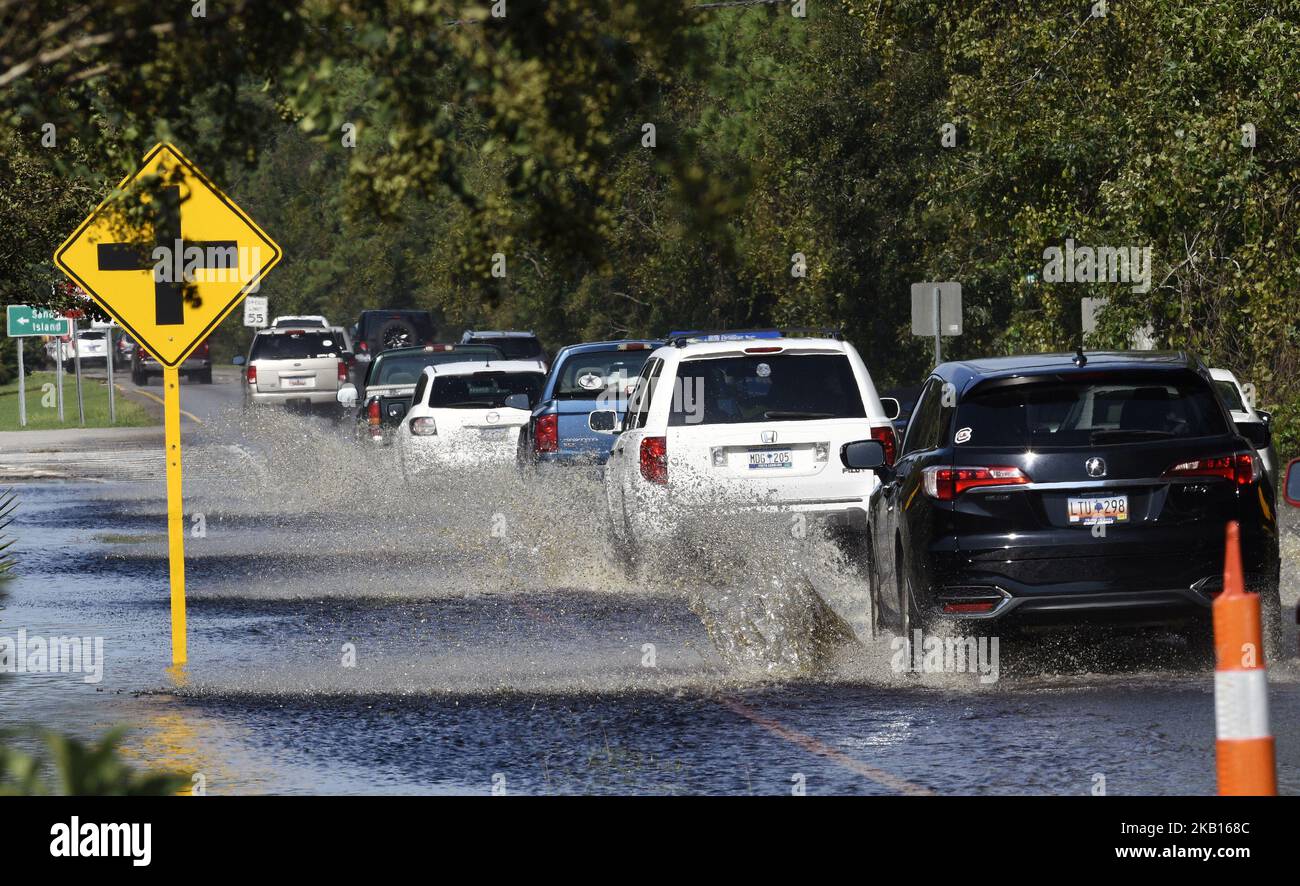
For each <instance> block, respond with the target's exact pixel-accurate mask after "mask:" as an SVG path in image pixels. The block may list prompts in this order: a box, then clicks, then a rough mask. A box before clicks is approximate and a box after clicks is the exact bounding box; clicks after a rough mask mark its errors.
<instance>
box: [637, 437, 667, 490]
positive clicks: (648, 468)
mask: <svg viewBox="0 0 1300 886" xmlns="http://www.w3.org/2000/svg"><path fill="white" fill-rule="evenodd" d="M641 476H642V477H645V478H646V479H647V480H649V481H650V482H651V483H667V482H668V438H667V437H646V438H644V439H643V440H642V441H641Z"/></svg>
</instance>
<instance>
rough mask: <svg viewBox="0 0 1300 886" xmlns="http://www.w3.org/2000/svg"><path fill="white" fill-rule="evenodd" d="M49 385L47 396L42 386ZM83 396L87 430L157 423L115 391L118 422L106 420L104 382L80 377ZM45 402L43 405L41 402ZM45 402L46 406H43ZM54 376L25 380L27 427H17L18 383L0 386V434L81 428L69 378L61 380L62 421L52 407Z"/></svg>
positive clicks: (41, 374) (73, 384)
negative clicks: (5, 432) (1, 432)
mask: <svg viewBox="0 0 1300 886" xmlns="http://www.w3.org/2000/svg"><path fill="white" fill-rule="evenodd" d="M47 384H48V385H50V389H49V391H50V392H49V394H48V395H47V394H46V393H45V391H44V390H43V389H44V386H45V385H47ZM81 389H82V396H83V399H84V400H85V404H86V427H88V428H107V427H122V428H140V427H148V426H149V425H155V424H158V421H157V420H156V419H155V418H154V417H153V415H152V414H150V412H149V411H148V410H147V409H145V408H144V407H143V406H141V405H140V404H138V403H136V402H134V401H132V400H129V399H127V398H126V397H124V396H122V392H121V391H118V392H117V422H116V423H113V424H110V423H109V420H108V385H107V383H106V382H104V380H103V379H92V378H86V377H85V376H83V377H82V380H81ZM42 401H45V402H42ZM46 403H48V404H49V405H46ZM54 403H55V400H54V373H53V372H36V373H33V374H32V375H30V376H28V377H27V427H26V428H20V427H19V426H18V382H17V381H16V380H15V381H14V382H12V383H11V384H7V385H0V431H19V430H32V431H35V430H42V431H48V430H51V429H54V428H61V427H62V428H76V427H80V424H79V422H78V417H77V383H76V379H75V378H73V377H72V376H69V375H65V376H64V377H63V419H64V420H63V422H62V424H60V422H59V410H58V409H57V407H56V406H55V405H54Z"/></svg>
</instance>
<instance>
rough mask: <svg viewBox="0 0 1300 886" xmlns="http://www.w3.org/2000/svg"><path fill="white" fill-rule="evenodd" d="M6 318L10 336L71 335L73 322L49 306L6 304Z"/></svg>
mask: <svg viewBox="0 0 1300 886" xmlns="http://www.w3.org/2000/svg"><path fill="white" fill-rule="evenodd" d="M5 320H6V326H7V327H8V331H9V337H10V338H25V337H27V336H33V335H71V334H72V323H71V322H70V321H69V320H68V318H67V317H63V316H60V315H59V314H58V312H57V311H51V310H49V309H48V308H33V307H29V306H27V305H6V306H5Z"/></svg>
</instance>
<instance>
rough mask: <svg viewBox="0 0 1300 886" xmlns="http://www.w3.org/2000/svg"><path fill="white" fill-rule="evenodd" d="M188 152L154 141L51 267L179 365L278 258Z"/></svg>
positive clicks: (164, 359)
mask: <svg viewBox="0 0 1300 886" xmlns="http://www.w3.org/2000/svg"><path fill="white" fill-rule="evenodd" d="M280 254H281V253H280V247H279V246H276V245H275V242H274V241H272V240H271V238H270V237H268V236H266V234H265V233H264V232H263V231H262V229H261V228H259V227H258V226H257V224H256V223H254V221H253V220H252V219H251V218H249V217H248V215H247V214H245V213H244V211H243V210H241V209H240V208H239V207H238V206H236V205H235V204H234V202H232V201H231V199H230V198H229V197H227V196H226V195H225V194H223V193H221V191H220V190H219V189H218V188H217V186H216V185H214V184H213V183H212V182H210V181H209V180H208V179H207V177H206V176H204V175H203V173H201V172H199V170H198V168H197V167H195V166H194V164H193V163H191V162H190V161H189V160H188V159H187V158H186V157H185V155H184V154H182V153H181V152H180V151H178V150H177V149H176V148H175V147H173V146H172V145H169V144H160V145H157V146H156V147H154V148H153V150H151V151H150V152H149V153H148V154H147V155H146V156H145V158H144V161H143V163H142V164H141V166H140V169H139V170H137V171H136V173H135V174H134V175H129V176H127V177H126V178H125V179H123V180H122V183H121V184H120V185H118V187H117V190H116V191H114V193H113V194H112V195H110V196H109V197H108V199H106V200H105V201H104V202H103V203H101V204H100V205H99V207H98V208H97V209H96V210H95V211H94V212H92V213H91V214H90V217H89V218H87V219H86V220H85V221H84V222H82V223H81V226H80V227H78V228H77V230H76V231H75V232H74V233H73V234H72V236H71V237H69V238H68V239H67V241H66V242H65V243H64V244H63V245H62V246H60V247H59V249H58V251H57V252H55V253H54V263H55V264H56V265H58V266H59V268H60V269H62V271H63V272H64V273H65V274H67V275H68V276H69V277H71V278H72V279H73V281H75V282H76V284H77V285H78V286H80V287H81V288H82V289H84V290H85V291H86V292H87V293H88V294H89V295H90V296H91V298H93V299H94V300H95V301H96V302H98V303H99V305H100V307H102V308H103V309H104V310H105V311H106V312H107V313H108V314H109V315H110V316H111V317H113V319H115V320H116V321H117V322H118V324H120V325H121V326H122V327H123V328H125V329H126V330H127V331H128V332H130V334H131V337H132V338H134V339H135V340H136V341H137V342H139V343H140V344H141V345H142V346H144V348H145V349H146V350H147V351H149V352H150V353H152V354H153V355H154V356H155V357H157V358H158V360H159V361H160V362H161V363H162V364H163V365H164V366H169V367H175V366H178V365H180V364H181V363H182V362H183V361H184V360H185V358H186V357H187V356H189V354H190V352H191V351H193V350H194V348H196V347H197V346H198V345H199V344H200V343H201V342H202V341H203V340H204V339H205V338H207V337H208V335H210V334H211V333H212V331H213V330H214V329H215V328H216V327H217V324H219V323H220V322H221V321H222V320H224V319H225V317H226V315H227V314H229V313H230V312H231V311H232V310H233V309H234V308H235V306H236V305H238V304H239V303H240V302H241V301H242V300H243V298H244V296H245V295H247V294H248V293H250V292H255V291H257V288H258V287H259V285H260V284H261V281H262V278H263V277H265V276H266V273H267V271H269V270H270V269H271V268H272V267H273V266H274V265H275V263H276V262H278V261H279V260H280Z"/></svg>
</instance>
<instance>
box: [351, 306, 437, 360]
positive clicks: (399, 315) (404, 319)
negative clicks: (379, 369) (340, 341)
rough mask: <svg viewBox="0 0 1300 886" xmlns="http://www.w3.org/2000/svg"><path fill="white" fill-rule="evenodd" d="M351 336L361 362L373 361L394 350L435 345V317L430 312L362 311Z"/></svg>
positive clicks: (353, 326) (352, 328)
mask: <svg viewBox="0 0 1300 886" xmlns="http://www.w3.org/2000/svg"><path fill="white" fill-rule="evenodd" d="M348 333H349V334H350V335H351V336H352V344H353V347H355V348H356V354H357V357H358V359H360V360H362V361H363V362H369V360H370V358H371V357H374V356H375V355H376V354H381V353H383V352H384V351H389V350H392V349H393V348H413V347H423V346H424V345H431V344H433V316H432V315H431V314H430V313H429V312H428V311H413V310H397V309H393V310H382V311H362V312H361V316H360V317H358V318H357V322H356V323H354V324H352V327H351V328H350V329H349V330H348Z"/></svg>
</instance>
